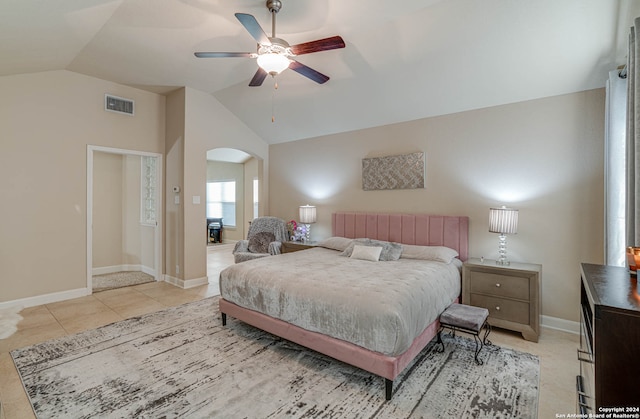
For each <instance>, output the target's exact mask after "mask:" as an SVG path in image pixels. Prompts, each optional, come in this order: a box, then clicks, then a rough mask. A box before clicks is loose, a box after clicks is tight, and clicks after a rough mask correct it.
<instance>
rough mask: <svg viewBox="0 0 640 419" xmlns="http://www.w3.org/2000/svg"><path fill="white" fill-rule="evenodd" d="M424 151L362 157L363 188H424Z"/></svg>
mask: <svg viewBox="0 0 640 419" xmlns="http://www.w3.org/2000/svg"><path fill="white" fill-rule="evenodd" d="M424 177H425V161H424V153H423V152H416V153H410V154H401V155H397V156H386V157H371V158H364V159H362V189H364V190H365V191H373V190H382V189H419V188H424V187H425V186H424Z"/></svg>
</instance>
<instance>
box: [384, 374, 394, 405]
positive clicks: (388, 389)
mask: <svg viewBox="0 0 640 419" xmlns="http://www.w3.org/2000/svg"><path fill="white" fill-rule="evenodd" d="M392 393H393V380H389V379H388V378H385V379H384V397H385V399H387V400H391V394H392Z"/></svg>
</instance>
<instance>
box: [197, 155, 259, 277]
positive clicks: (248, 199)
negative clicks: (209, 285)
mask: <svg viewBox="0 0 640 419" xmlns="http://www.w3.org/2000/svg"><path fill="white" fill-rule="evenodd" d="M261 174H262V159H259V158H256V157H254V156H252V155H251V154H249V153H246V152H244V151H242V150H238V149H233V148H215V149H212V150H208V151H207V178H206V182H207V188H206V189H207V193H206V196H205V202H206V217H207V222H206V225H204V226H203V228H206V233H207V236H206V237H207V240H206V244H207V248H208V251H207V277H209V278H211V277H215V276H217V273H219V272H218V271H217V269H216V266H217V264H212V263H211V262H210V259H211V257H210V255H211V254H212V252H214V251H215V250H213V249H211V247H212V246H220V245H222V246H224V247H225V248H226V249H225V250H224V251H227V250H228V251H229V252H230V251H231V250H232V248H233V247H232V246H233V245H234V244H235V243H236V242H237V241H238V240H242V239H243V238H245V237H246V234H247V229H248V227H249V222H250V221H251V220H253V219H254V218H255V217H257V216H258V215H260V214H261V213H262V208H261V205H260V196H261V189H262V188H261V185H262V179H261V178H262V176H261ZM220 219H221V220H220ZM218 221H221V227H222V229H221V232H220V233H219V234H217V232H216V230H215V224H216V223H217V222H218ZM212 222H213V223H212ZM210 224H214V228H212V229H210V228H209V225H210ZM212 236H213V237H212ZM217 259H219V258H216V260H217ZM214 265H215V266H214Z"/></svg>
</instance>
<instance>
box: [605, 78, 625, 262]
mask: <svg viewBox="0 0 640 419" xmlns="http://www.w3.org/2000/svg"><path fill="white" fill-rule="evenodd" d="M626 119H627V79H626V78H623V77H621V76H620V71H619V70H615V71H610V72H609V79H608V80H607V101H606V114H605V150H604V152H605V202H606V205H605V218H606V219H605V238H606V240H605V257H606V264H607V265H615V266H625V264H626V259H625V247H626V237H625V191H626V187H625V152H626V144H625V142H626V132H625V131H626Z"/></svg>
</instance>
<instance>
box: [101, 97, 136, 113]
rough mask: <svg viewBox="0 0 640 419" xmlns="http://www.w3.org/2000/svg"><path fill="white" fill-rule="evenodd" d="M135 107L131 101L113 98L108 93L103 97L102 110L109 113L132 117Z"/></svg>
mask: <svg viewBox="0 0 640 419" xmlns="http://www.w3.org/2000/svg"><path fill="white" fill-rule="evenodd" d="M134 108H135V105H134V102H133V100H131V99H125V98H123V97H118V96H113V95H110V94H108V93H106V94H105V95H104V110H105V111H109V112H117V113H123V114H125V115H130V116H133V111H134Z"/></svg>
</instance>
